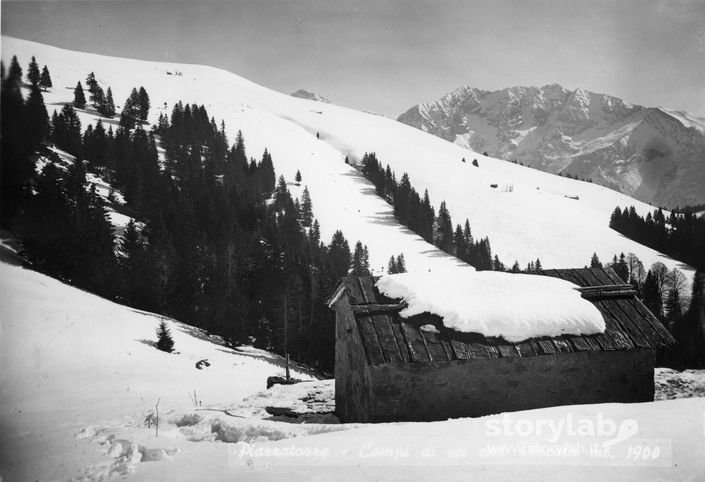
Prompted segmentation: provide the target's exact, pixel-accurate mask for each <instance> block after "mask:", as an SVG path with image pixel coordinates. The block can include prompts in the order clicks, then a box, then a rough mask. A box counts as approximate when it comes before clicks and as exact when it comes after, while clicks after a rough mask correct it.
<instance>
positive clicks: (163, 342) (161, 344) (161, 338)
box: [157, 319, 174, 353]
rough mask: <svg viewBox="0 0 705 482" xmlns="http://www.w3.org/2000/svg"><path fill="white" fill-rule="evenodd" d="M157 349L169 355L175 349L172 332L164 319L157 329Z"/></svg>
mask: <svg viewBox="0 0 705 482" xmlns="http://www.w3.org/2000/svg"><path fill="white" fill-rule="evenodd" d="M157 348H158V349H160V350H161V351H165V352H167V353H171V352H172V351H173V349H174V339H173V338H172V337H171V330H169V326H168V325H167V324H166V320H164V319H162V320H161V321H160V322H159V326H158V327H157Z"/></svg>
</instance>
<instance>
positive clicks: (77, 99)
mask: <svg viewBox="0 0 705 482" xmlns="http://www.w3.org/2000/svg"><path fill="white" fill-rule="evenodd" d="M73 106H74V107H76V108H77V109H83V108H85V107H86V96H85V95H84V94H83V86H82V85H81V81H80V80H79V81H78V84H76V88H75V89H73Z"/></svg>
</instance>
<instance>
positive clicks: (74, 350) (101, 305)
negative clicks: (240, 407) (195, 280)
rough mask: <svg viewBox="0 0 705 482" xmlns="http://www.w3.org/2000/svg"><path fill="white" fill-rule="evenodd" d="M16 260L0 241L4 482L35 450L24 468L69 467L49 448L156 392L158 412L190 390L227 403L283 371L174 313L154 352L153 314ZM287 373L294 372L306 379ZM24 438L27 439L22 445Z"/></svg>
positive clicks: (150, 400) (136, 409)
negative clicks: (42, 454) (168, 342)
mask: <svg viewBox="0 0 705 482" xmlns="http://www.w3.org/2000/svg"><path fill="white" fill-rule="evenodd" d="M19 264H20V262H19V259H18V258H17V257H16V256H14V254H13V251H12V249H11V248H9V247H8V244H7V240H2V243H1V244H0V292H2V300H1V301H0V323H1V325H0V366H2V370H0V425H1V426H2V428H1V429H0V477H6V476H7V477H8V479H7V480H14V479H15V477H9V475H8V474H11V473H14V474H15V475H17V472H15V471H20V472H19V473H23V472H22V470H27V469H29V468H30V467H32V466H33V465H35V464H37V463H36V462H35V461H34V460H32V459H33V458H34V457H36V456H37V455H38V452H37V450H39V449H40V448H41V449H43V448H46V449H47V450H48V452H47V454H46V455H47V457H48V460H47V461H46V463H45V465H41V464H37V465H38V466H39V468H38V470H39V472H36V473H34V472H33V473H32V474H33V475H34V476H36V477H38V478H40V479H42V480H45V479H48V478H52V479H53V478H54V477H55V475H54V474H53V473H51V472H46V471H44V470H45V469H46V470H49V469H51V468H52V467H53V468H54V469H58V468H60V467H61V466H62V465H69V466H70V467H73V466H72V465H71V464H70V463H69V461H67V460H56V459H53V458H52V457H51V455H52V453H53V451H62V450H71V449H72V447H73V449H77V450H80V449H81V447H78V448H76V447H75V445H76V444H77V443H78V442H76V441H75V437H74V436H75V434H76V433H77V432H78V431H79V430H80V429H82V428H84V427H86V426H88V425H91V424H93V423H96V422H99V421H105V420H106V419H117V420H120V419H122V418H124V417H128V416H133V415H135V414H138V413H142V412H144V411H145V410H147V409H151V408H153V407H154V405H155V404H156V403H157V401H158V400H160V407H161V409H162V410H163V411H164V413H169V411H174V410H188V409H193V402H192V401H191V395H193V393H194V391H195V393H196V398H197V399H198V400H199V401H200V402H201V403H202V404H203V405H204V406H207V405H211V404H214V403H219V404H224V403H225V404H227V403H231V402H232V401H234V400H239V399H241V398H243V397H246V396H249V395H252V394H254V393H256V392H258V391H260V390H263V389H264V388H265V387H266V379H267V377H268V376H272V375H282V374H283V372H284V369H283V360H282V358H281V357H279V356H277V355H273V354H271V353H268V352H265V351H261V350H257V349H254V348H251V347H242V348H238V349H236V350H233V349H230V348H227V347H225V346H223V345H222V344H221V342H220V340H219V339H218V338H216V337H210V336H208V335H207V334H205V333H203V332H201V331H200V330H198V329H195V328H193V327H191V326H188V325H185V324H182V323H178V322H175V321H171V322H170V327H171V331H172V335H173V338H174V342H175V346H174V348H175V350H176V352H177V353H173V354H167V353H164V352H161V351H159V350H157V349H156V348H154V347H153V346H152V345H151V343H152V342H154V341H155V340H156V335H155V329H156V326H157V324H158V323H159V320H160V317H158V316H156V315H153V314H150V313H145V312H141V311H138V310H134V309H132V308H128V307H125V306H121V305H118V304H115V303H112V302H110V301H107V300H104V299H102V298H98V297H97V296H94V295H91V294H89V293H86V292H83V291H80V290H78V289H76V288H73V287H70V286H68V285H64V284H63V283H61V282H59V281H57V280H54V279H52V278H49V277H47V276H44V275H42V274H39V273H36V272H34V271H31V270H28V269H24V268H22V267H20V266H19ZM202 359H207V360H208V361H209V362H210V367H207V368H205V369H201V370H199V369H197V368H196V367H195V364H196V362H198V361H199V360H202ZM293 372H294V373H293V376H295V377H297V378H302V379H310V378H312V377H311V375H308V374H307V373H306V372H301V371H300V370H293ZM24 446H28V447H32V448H33V450H32V451H31V453H25V452H24V451H23V450H22V448H23V447H24ZM10 454H11V455H12V457H9V455H10ZM28 457H29V458H28ZM88 458H89V459H90V457H88ZM82 461H83V458H79V460H78V462H82ZM78 462H77V463H78ZM62 477H63V475H62ZM28 478H29V477H17V479H18V480H20V479H28ZM34 478H35V477H32V480H34Z"/></svg>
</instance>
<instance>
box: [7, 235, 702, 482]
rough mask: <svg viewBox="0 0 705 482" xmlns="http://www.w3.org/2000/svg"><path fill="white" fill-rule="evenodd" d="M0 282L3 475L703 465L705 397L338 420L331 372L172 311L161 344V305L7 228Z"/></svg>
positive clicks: (485, 476) (380, 475) (390, 476)
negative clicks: (32, 252)
mask: <svg viewBox="0 0 705 482" xmlns="http://www.w3.org/2000/svg"><path fill="white" fill-rule="evenodd" d="M0 291H1V292H2V299H1V300H0V320H1V321H2V325H1V327H2V328H1V331H0V366H2V370H1V371H0V477H2V480H107V479H109V478H121V477H127V479H128V480H148V481H154V480H169V481H172V480H235V479H243V478H245V479H247V480H280V479H281V478H283V477H286V478H287V480H299V479H304V478H305V479H306V480H311V479H313V480H331V479H332V478H336V479H337V480H360V479H375V480H379V479H385V480H421V479H428V478H431V477H439V476H440V477H444V478H448V479H449V480H460V479H462V480H467V479H468V478H472V479H476V478H479V479H482V480H506V479H507V478H510V477H515V476H516V474H517V471H520V472H521V474H522V478H524V479H526V480H566V479H570V480H594V479H596V478H609V480H644V479H659V480H701V479H702V478H703V477H705V459H703V457H702V453H703V451H705V418H704V416H705V399H703V398H689V399H681V400H665V401H658V402H652V403H642V404H604V405H582V406H571V407H555V408H548V409H540V410H531V411H526V412H516V413H512V414H499V415H493V416H490V417H483V418H477V419H458V420H449V421H445V422H434V423H403V424H401V423H390V424H376V425H363V424H340V423H338V421H337V419H336V418H335V417H334V416H333V415H331V413H330V411H331V410H332V406H333V383H332V381H304V382H302V383H300V384H298V385H294V386H275V387H273V388H272V389H270V390H265V386H266V378H267V377H268V376H271V375H282V374H283V368H282V365H283V363H282V359H281V358H280V357H278V356H275V355H273V354H271V353H267V352H264V351H261V350H256V349H253V348H250V347H241V348H237V349H231V348H228V347H226V346H223V344H222V342H221V340H219V339H218V338H217V337H212V336H209V335H208V334H207V333H204V332H202V331H200V330H196V329H194V328H192V327H189V326H187V325H184V324H181V323H178V322H176V321H173V320H170V321H169V324H170V326H171V329H172V332H173V335H174V339H175V349H176V353H173V354H167V353H163V352H160V351H158V350H157V349H155V348H154V347H153V346H152V342H153V340H154V339H155V333H154V330H155V328H156V325H157V323H158V322H159V320H160V317H159V316H156V315H153V314H150V313H144V312H140V311H136V310H133V309H131V308H127V307H124V306H120V305H117V304H115V303H112V302H109V301H106V300H103V299H101V298H98V297H96V296H93V295H91V294H88V293H86V292H83V291H80V290H78V289H75V288H72V287H70V286H67V285H64V284H62V283H60V282H58V281H56V280H54V279H52V278H49V277H47V276H45V275H42V274H39V273H36V272H34V271H31V270H29V269H26V268H23V267H22V266H21V265H20V261H19V260H18V259H17V257H16V256H15V255H14V253H13V249H12V248H11V243H10V242H8V241H6V240H5V241H3V242H2V243H1V244H0ZM203 359H206V360H208V361H209V363H210V366H208V367H205V368H202V369H200V370H199V369H197V368H196V363H197V362H198V361H200V360H203ZM293 376H294V377H296V378H300V379H303V380H313V378H314V377H313V376H312V374H310V373H307V372H306V371H305V370H300V369H294V370H293ZM684 380H687V381H684ZM703 380H705V376H703V373H702V372H694V371H690V372H685V373H684V374H681V375H678V374H677V373H675V372H673V371H672V370H659V371H658V372H657V386H658V387H659V388H658V392H657V398H674V397H677V396H684V395H685V396H690V395H701V396H702V395H703V389H702V387H703V385H705V384H704V383H703ZM194 400H195V401H194ZM157 403H158V404H159V405H158V410H159V432H158V434H157V429H156V427H155V422H156V416H157V413H156V409H157V407H156V405H157ZM272 407H273V408H274V409H277V408H279V409H285V410H291V411H293V412H295V413H296V414H299V417H298V418H292V417H289V416H287V414H280V413H279V412H277V411H272ZM268 410H269V412H268ZM270 412H271V413H277V415H272V414H271V413H270ZM578 427H583V428H582V429H580V430H582V431H578Z"/></svg>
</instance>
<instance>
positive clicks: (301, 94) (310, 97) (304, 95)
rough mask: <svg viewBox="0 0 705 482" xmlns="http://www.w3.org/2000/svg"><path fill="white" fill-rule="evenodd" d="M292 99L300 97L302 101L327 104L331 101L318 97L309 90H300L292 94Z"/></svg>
mask: <svg viewBox="0 0 705 482" xmlns="http://www.w3.org/2000/svg"><path fill="white" fill-rule="evenodd" d="M291 96H292V97H298V98H300V99H308V100H316V101H318V102H323V103H326V104H329V103H330V101H329V100H328V99H326V98H325V97H323V96H322V95H318V94H316V93H315V92H309V91H308V90H304V89H299V90H297V91H296V92H294V93H293V94H291Z"/></svg>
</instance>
